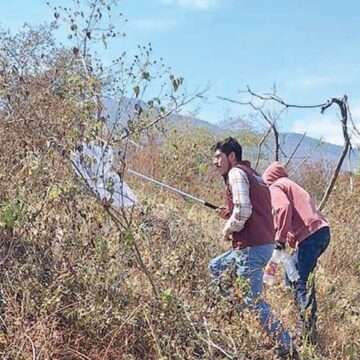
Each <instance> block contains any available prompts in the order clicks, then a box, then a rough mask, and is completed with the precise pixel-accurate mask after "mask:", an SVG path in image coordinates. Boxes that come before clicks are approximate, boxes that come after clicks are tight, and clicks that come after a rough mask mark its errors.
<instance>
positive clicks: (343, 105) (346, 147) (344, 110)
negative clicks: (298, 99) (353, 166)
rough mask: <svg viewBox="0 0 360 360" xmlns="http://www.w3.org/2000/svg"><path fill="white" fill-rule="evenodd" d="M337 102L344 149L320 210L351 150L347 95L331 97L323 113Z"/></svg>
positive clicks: (323, 108) (322, 110)
mask: <svg viewBox="0 0 360 360" xmlns="http://www.w3.org/2000/svg"><path fill="white" fill-rule="evenodd" d="M334 103H335V104H336V105H338V106H339V108H340V112H341V124H342V131H343V136H344V147H343V151H342V153H341V156H340V158H339V161H338V163H337V165H336V167H335V169H334V173H333V175H332V177H331V179H330V182H329V185H328V187H327V188H326V190H325V194H324V196H323V198H322V200H321V202H320V205H319V210H322V209H323V208H324V207H325V205H326V203H327V201H328V199H329V197H330V194H331V191H332V190H333V188H334V186H335V182H336V179H337V177H338V176H339V172H340V169H341V166H342V164H343V162H344V159H345V157H346V154H347V153H348V151H349V148H350V145H351V144H350V137H349V133H348V128H347V120H348V113H347V96H346V95H345V96H344V97H343V98H342V99H336V98H333V99H331V101H328V102H327V103H326V104H325V105H324V106H323V107H322V108H321V113H324V111H325V110H326V109H327V108H329V107H330V106H331V105H332V104H334Z"/></svg>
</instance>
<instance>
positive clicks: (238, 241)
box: [225, 161, 274, 249]
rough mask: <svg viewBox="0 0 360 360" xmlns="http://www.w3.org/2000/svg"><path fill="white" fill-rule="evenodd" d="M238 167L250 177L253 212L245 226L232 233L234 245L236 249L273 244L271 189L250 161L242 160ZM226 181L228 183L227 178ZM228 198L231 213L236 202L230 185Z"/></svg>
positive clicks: (227, 190)
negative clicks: (251, 165)
mask: <svg viewBox="0 0 360 360" xmlns="http://www.w3.org/2000/svg"><path fill="white" fill-rule="evenodd" d="M236 167H237V168H239V169H241V170H243V171H244V172H245V173H246V175H247V177H248V180H249V185H250V202H251V206H252V212H251V215H250V217H249V219H248V220H247V221H246V223H245V226H244V228H243V229H242V230H241V231H239V232H234V233H232V237H233V241H232V246H233V248H234V249H243V248H245V247H248V246H256V245H265V244H273V243H274V225H273V219H272V215H271V200H270V193H269V189H268V187H267V186H266V184H265V182H264V181H263V179H262V178H261V176H260V175H258V174H257V173H256V171H255V170H254V169H252V168H251V167H250V163H249V162H248V161H241V162H240V163H238V164H237V165H236ZM225 181H226V183H227V180H226V179H225ZM226 199H227V208H228V210H229V214H231V213H232V211H233V209H234V204H233V200H232V194H231V188H230V186H229V185H227V188H226Z"/></svg>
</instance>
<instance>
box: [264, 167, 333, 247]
mask: <svg viewBox="0 0 360 360" xmlns="http://www.w3.org/2000/svg"><path fill="white" fill-rule="evenodd" d="M263 179H264V180H265V182H266V183H267V184H268V185H269V187H270V194H271V204H272V207H273V213H274V226H275V240H276V241H280V242H288V243H289V245H290V246H292V247H295V246H296V243H300V242H301V241H303V240H305V239H306V238H308V237H309V236H310V235H311V234H313V233H315V232H316V231H317V230H319V229H321V228H322V227H325V226H329V224H328V223H327V221H326V220H325V218H324V217H323V216H322V215H321V213H320V211H319V210H317V208H316V205H315V202H314V201H313V199H312V198H311V196H310V195H309V193H308V192H307V191H306V190H304V189H303V188H302V187H301V186H299V185H298V184H296V183H295V182H294V181H292V180H290V179H289V178H288V175H287V173H286V171H285V169H284V168H283V167H282V166H281V165H280V164H279V163H278V162H274V163H273V164H271V165H270V166H269V167H268V168H267V169H266V170H265V172H264V175H263Z"/></svg>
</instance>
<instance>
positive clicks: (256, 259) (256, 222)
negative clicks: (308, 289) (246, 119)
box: [209, 137, 291, 357]
mask: <svg viewBox="0 0 360 360" xmlns="http://www.w3.org/2000/svg"><path fill="white" fill-rule="evenodd" d="M212 149H213V151H215V153H214V159H213V164H214V165H215V167H216V169H217V170H218V172H219V173H220V174H221V175H222V176H223V178H224V180H225V185H226V202H227V206H226V207H221V208H219V210H218V214H219V216H220V217H221V218H223V219H225V220H227V222H226V224H225V226H224V229H223V237H224V239H225V240H228V241H231V242H232V249H231V250H229V251H227V252H225V253H224V254H221V255H220V256H218V257H216V258H215V259H213V260H212V261H211V262H210V264H209V272H210V274H211V275H212V276H213V277H214V278H215V279H217V280H218V281H219V283H220V278H221V275H222V273H223V272H224V271H225V270H226V269H228V268H229V267H230V266H231V265H233V264H234V265H235V268H236V273H237V276H238V277H240V278H243V279H247V280H249V282H250V287H251V290H250V291H249V293H248V294H246V296H245V299H244V300H245V302H246V304H247V306H248V307H249V308H250V310H253V311H254V312H255V313H257V315H258V316H259V320H260V322H261V324H262V326H263V328H264V329H265V331H267V332H268V333H269V334H271V335H273V336H275V337H276V339H277V341H278V343H279V347H278V355H279V356H281V357H282V356H287V355H288V354H289V351H290V347H291V339H290V336H289V334H288V333H287V331H285V330H284V328H283V327H282V325H281V323H280V321H279V320H276V318H275V316H274V315H273V314H272V312H271V311H270V308H269V305H268V304H267V303H266V302H265V301H264V300H263V299H261V298H260V295H261V293H262V291H263V269H264V267H265V265H266V264H267V262H268V261H269V259H270V258H271V255H272V252H273V249H274V226H273V220H272V214H271V200H270V193H269V189H268V187H267V186H266V184H265V182H264V181H263V179H262V178H261V177H260V176H259V175H258V174H257V173H256V172H255V170H253V169H252V168H251V167H250V164H249V162H247V161H242V148H241V146H240V144H239V143H238V142H237V141H236V140H235V139H233V138H231V137H230V138H227V139H225V140H224V141H221V142H218V143H216V144H215V145H214V146H213V148H212Z"/></svg>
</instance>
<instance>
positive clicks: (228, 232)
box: [222, 229, 232, 241]
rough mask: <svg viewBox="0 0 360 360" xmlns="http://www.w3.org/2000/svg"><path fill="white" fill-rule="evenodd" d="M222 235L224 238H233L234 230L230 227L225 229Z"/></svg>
mask: <svg viewBox="0 0 360 360" xmlns="http://www.w3.org/2000/svg"><path fill="white" fill-rule="evenodd" d="M222 235H223V238H224V240H227V241H229V240H232V231H231V230H230V229H223V231H222Z"/></svg>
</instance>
